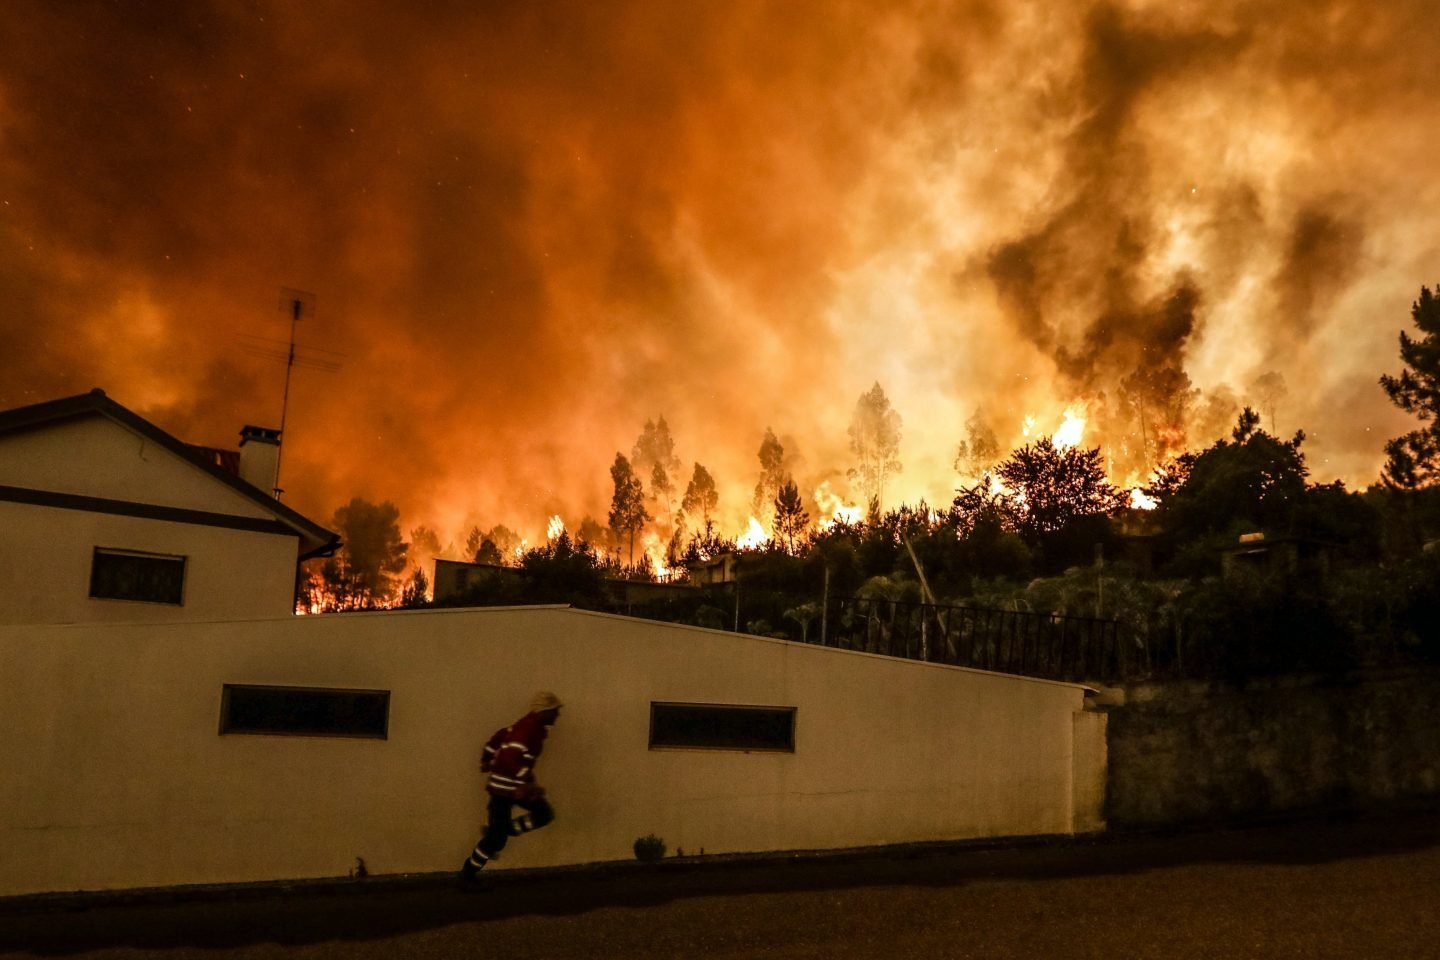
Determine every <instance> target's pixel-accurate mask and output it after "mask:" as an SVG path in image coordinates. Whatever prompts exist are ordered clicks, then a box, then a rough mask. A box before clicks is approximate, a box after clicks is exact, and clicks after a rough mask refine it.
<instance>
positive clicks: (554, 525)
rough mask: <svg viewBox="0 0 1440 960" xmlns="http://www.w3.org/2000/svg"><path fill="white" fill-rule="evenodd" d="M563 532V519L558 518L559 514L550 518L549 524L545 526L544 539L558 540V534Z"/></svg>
mask: <svg viewBox="0 0 1440 960" xmlns="http://www.w3.org/2000/svg"><path fill="white" fill-rule="evenodd" d="M564 532H565V521H564V520H561V519H560V514H558V513H557V514H555V516H553V517H551V518H550V524H549V525H548V526H547V527H546V528H545V539H546V540H558V539H559V538H560V534H562V533H564Z"/></svg>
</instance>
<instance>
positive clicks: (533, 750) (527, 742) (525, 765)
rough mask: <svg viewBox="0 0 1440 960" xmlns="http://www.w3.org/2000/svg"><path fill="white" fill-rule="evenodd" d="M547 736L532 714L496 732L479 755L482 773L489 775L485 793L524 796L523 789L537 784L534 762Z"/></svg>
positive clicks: (547, 731)
mask: <svg viewBox="0 0 1440 960" xmlns="http://www.w3.org/2000/svg"><path fill="white" fill-rule="evenodd" d="M548 733H549V728H548V727H546V726H545V724H543V723H541V722H540V718H539V717H538V716H537V715H535V714H533V713H527V714H525V716H523V717H521V718H520V719H519V720H516V721H515V722H514V723H512V724H510V726H508V727H505V728H503V729H500V730H496V731H495V733H494V735H492V736H491V737H490V740H489V742H488V743H486V744H485V750H484V752H483V753H481V755H480V769H481V770H488V771H490V782H489V783H488V784H486V786H485V789H486V790H488V791H489V792H490V793H491V794H492V795H494V796H497V797H513V796H516V795H517V793H520V794H523V793H524V792H525V790H524V788H526V787H528V786H530V785H531V784H533V783H534V782H535V761H536V760H537V759H538V758H539V756H540V751H541V750H542V749H543V748H544V746H545V737H546V735H547V734H548Z"/></svg>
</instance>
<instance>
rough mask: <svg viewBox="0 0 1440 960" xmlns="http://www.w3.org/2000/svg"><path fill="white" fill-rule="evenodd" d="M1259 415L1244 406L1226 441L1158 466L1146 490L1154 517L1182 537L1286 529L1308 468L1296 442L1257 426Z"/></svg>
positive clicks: (1302, 436) (1299, 439)
mask: <svg viewBox="0 0 1440 960" xmlns="http://www.w3.org/2000/svg"><path fill="white" fill-rule="evenodd" d="M1259 425H1260V416H1259V414H1257V413H1256V412H1255V411H1253V410H1251V409H1250V408H1249V407H1246V408H1245V409H1244V410H1243V411H1242V412H1241V414H1240V417H1239V419H1238V420H1237V421H1236V424H1235V429H1234V431H1232V433H1231V435H1230V439H1229V440H1219V441H1217V442H1216V443H1215V444H1214V445H1212V446H1210V447H1208V448H1206V449H1205V450H1202V451H1201V452H1199V453H1186V454H1183V455H1181V456H1179V457H1177V458H1175V459H1174V460H1173V461H1171V462H1170V463H1168V464H1166V465H1165V466H1164V467H1163V468H1161V470H1160V473H1159V475H1158V476H1157V477H1156V480H1155V482H1154V483H1152V484H1151V485H1150V487H1149V488H1148V491H1149V493H1150V495H1151V496H1153V497H1155V499H1156V500H1158V501H1159V516H1160V518H1161V519H1162V521H1163V522H1164V523H1165V526H1166V527H1167V528H1168V529H1169V530H1170V531H1171V532H1172V533H1173V534H1174V535H1175V536H1176V537H1177V538H1178V539H1179V540H1180V541H1181V542H1184V541H1190V540H1197V539H1199V538H1201V537H1205V536H1207V535H1212V534H1228V533H1234V532H1235V531H1237V530H1240V531H1241V532H1247V531H1250V530H1264V529H1270V530H1278V531H1281V532H1286V533H1289V532H1291V530H1290V527H1291V519H1292V517H1293V516H1294V514H1295V511H1296V510H1297V509H1298V508H1299V506H1300V505H1301V503H1302V501H1303V499H1304V497H1305V493H1306V484H1305V478H1306V476H1307V475H1308V473H1309V468H1308V467H1306V465H1305V455H1304V454H1303V453H1301V451H1300V445H1301V444H1302V443H1304V441H1305V434H1304V433H1297V434H1296V435H1295V437H1294V439H1292V440H1289V441H1283V440H1278V439H1276V438H1275V437H1273V436H1271V435H1270V434H1268V433H1266V432H1265V431H1263V430H1261V429H1259Z"/></svg>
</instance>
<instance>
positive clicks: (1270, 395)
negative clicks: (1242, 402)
mask: <svg viewBox="0 0 1440 960" xmlns="http://www.w3.org/2000/svg"><path fill="white" fill-rule="evenodd" d="M1250 391H1251V392H1252V393H1254V394H1255V399H1256V400H1258V401H1259V402H1260V409H1261V410H1262V411H1264V413H1265V415H1266V419H1267V420H1268V421H1269V424H1270V432H1271V433H1272V434H1274V435H1275V436H1279V435H1280V428H1279V427H1278V426H1277V425H1276V423H1275V409H1276V408H1277V407H1279V406H1280V401H1281V400H1284V399H1285V396H1286V394H1287V393H1288V392H1289V391H1288V390H1287V389H1286V387H1285V378H1284V377H1282V376H1281V375H1280V374H1279V373H1277V372H1275V371H1274V370H1269V371H1267V372H1265V373H1262V374H1260V376H1258V377H1256V378H1255V382H1254V383H1252V384H1251V385H1250Z"/></svg>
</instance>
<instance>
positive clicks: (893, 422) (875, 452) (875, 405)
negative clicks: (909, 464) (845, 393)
mask: <svg viewBox="0 0 1440 960" xmlns="http://www.w3.org/2000/svg"><path fill="white" fill-rule="evenodd" d="M849 433H850V450H851V452H853V453H854V454H855V457H856V459H857V460H858V461H859V462H858V463H857V464H856V465H855V466H854V467H852V468H851V469H850V470H849V471H848V472H847V473H848V476H849V477H850V479H851V480H854V481H856V482H857V483H859V484H860V489H861V491H862V492H863V493H864V495H865V499H866V500H867V501H869V502H870V503H872V504H873V505H874V506H875V507H876V508H878V507H879V506H880V505H882V504H883V503H884V498H885V481H886V480H887V479H888V478H889V477H890V475H891V474H893V473H899V472H900V470H901V469H902V468H901V466H900V461H899V460H897V459H895V457H896V455H897V454H898V453H899V452H900V414H898V413H896V412H895V411H894V410H892V409H890V399H889V398H888V397H887V396H885V391H884V390H883V389H882V388H881V386H880V384H879V382H878V381H877V382H876V383H875V385H874V386H872V387H871V388H870V389H869V390H867V391H865V392H864V393H862V394H860V399H859V400H858V401H856V403H855V413H854V415H853V416H852V417H851V418H850V430H849Z"/></svg>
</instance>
